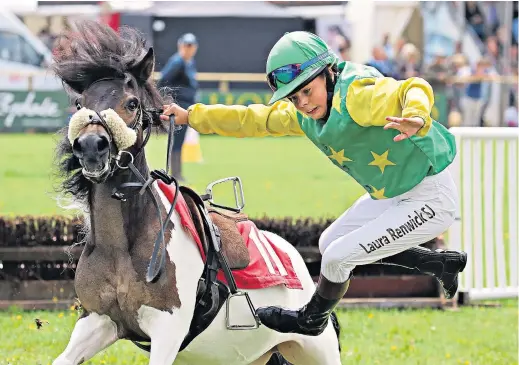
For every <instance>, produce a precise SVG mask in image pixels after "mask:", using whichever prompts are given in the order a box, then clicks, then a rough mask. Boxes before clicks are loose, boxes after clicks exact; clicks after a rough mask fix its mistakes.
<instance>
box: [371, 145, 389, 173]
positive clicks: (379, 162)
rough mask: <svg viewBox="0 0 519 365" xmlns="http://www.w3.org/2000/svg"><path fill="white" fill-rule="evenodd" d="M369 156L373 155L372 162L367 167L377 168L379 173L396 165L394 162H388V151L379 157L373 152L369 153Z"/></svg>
mask: <svg viewBox="0 0 519 365" xmlns="http://www.w3.org/2000/svg"><path fill="white" fill-rule="evenodd" d="M371 154H372V155H373V161H371V162H370V163H369V164H368V165H371V166H378V168H379V169H380V171H381V172H382V173H384V169H385V168H386V166H395V165H396V164H395V163H394V162H392V161H389V160H388V158H387V156H388V154H389V150H386V152H384V153H383V154H381V155H378V154H376V153H375V152H373V151H371Z"/></svg>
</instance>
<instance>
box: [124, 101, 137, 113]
mask: <svg viewBox="0 0 519 365" xmlns="http://www.w3.org/2000/svg"><path fill="white" fill-rule="evenodd" d="M138 106H139V101H138V100H137V99H131V100H130V101H128V103H127V104H126V107H127V108H128V110H129V111H132V112H133V111H134V110H135V109H137V107H138Z"/></svg>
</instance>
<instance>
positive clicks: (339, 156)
mask: <svg viewBox="0 0 519 365" xmlns="http://www.w3.org/2000/svg"><path fill="white" fill-rule="evenodd" d="M330 150H332V154H331V155H329V156H328V158H330V159H332V160H335V161H337V162H338V163H339V164H340V165H342V164H343V162H347V161H353V160H351V159H349V158H348V157H346V156H344V149H342V150H340V151H339V152H336V151H335V150H334V149H333V148H332V147H330Z"/></svg>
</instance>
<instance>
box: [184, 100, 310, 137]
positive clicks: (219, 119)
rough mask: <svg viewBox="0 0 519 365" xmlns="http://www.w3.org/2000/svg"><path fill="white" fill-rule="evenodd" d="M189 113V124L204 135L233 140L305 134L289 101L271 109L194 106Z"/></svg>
mask: <svg viewBox="0 0 519 365" xmlns="http://www.w3.org/2000/svg"><path fill="white" fill-rule="evenodd" d="M188 112H189V118H188V123H189V125H190V126H191V127H192V128H194V129H195V130H197V131H198V132H200V133H202V134H213V133H215V134H219V135H222V136H232V137H265V136H287V135H303V131H302V130H301V127H300V126H299V123H298V120H297V118H298V116H297V111H296V108H295V107H294V105H293V104H292V103H290V102H286V101H278V102H276V103H274V104H272V105H270V106H266V105H262V104H251V105H249V106H243V105H229V106H227V105H221V104H217V105H204V104H195V105H192V106H191V107H189V108H188Z"/></svg>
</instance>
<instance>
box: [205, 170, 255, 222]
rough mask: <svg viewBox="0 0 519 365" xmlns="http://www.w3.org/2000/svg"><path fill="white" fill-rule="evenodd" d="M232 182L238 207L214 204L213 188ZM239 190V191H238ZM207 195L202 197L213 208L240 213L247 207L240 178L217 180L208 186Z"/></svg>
mask: <svg viewBox="0 0 519 365" xmlns="http://www.w3.org/2000/svg"><path fill="white" fill-rule="evenodd" d="M227 181H232V182H233V189H234V201H235V203H236V207H228V206H225V205H221V204H217V203H215V202H214V195H213V188H214V186H215V185H218V184H221V183H224V182H227ZM238 188H239V189H238ZM205 191H206V193H205V194H204V195H202V196H201V197H202V200H204V201H208V202H209V204H210V205H211V206H213V207H217V208H223V209H227V210H230V211H233V212H236V213H240V212H241V211H242V209H243V208H244V207H245V198H244V196H243V186H242V183H241V179H240V178H239V177H238V176H232V177H226V178H224V179H220V180H216V181H213V182H212V183H210V184H209V185H207V187H206V189H205Z"/></svg>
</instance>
